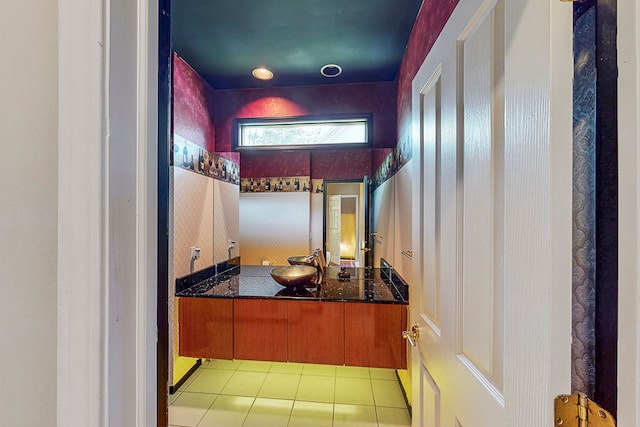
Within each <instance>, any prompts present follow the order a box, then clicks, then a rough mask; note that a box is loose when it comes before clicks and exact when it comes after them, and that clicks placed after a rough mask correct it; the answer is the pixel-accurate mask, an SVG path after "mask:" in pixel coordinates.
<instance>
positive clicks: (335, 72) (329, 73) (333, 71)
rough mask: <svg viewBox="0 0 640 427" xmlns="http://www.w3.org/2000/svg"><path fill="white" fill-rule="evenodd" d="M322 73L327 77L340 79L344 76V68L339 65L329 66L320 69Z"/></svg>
mask: <svg viewBox="0 0 640 427" xmlns="http://www.w3.org/2000/svg"><path fill="white" fill-rule="evenodd" d="M320 73H321V74H322V75H323V76H325V77H338V76H339V75H340V74H342V67H341V66H339V65H337V64H327V65H325V66H324V67H322V68H320Z"/></svg>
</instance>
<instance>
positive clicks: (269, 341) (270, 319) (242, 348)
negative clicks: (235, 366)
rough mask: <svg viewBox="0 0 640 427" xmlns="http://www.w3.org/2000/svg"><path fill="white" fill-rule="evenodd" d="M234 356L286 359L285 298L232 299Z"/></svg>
mask: <svg viewBox="0 0 640 427" xmlns="http://www.w3.org/2000/svg"><path fill="white" fill-rule="evenodd" d="M233 336H234V344H233V357H234V359H248V360H270V361H274V362H286V361H287V301H283V300H269V299H236V300H234V310H233Z"/></svg>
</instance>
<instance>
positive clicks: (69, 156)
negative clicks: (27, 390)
mask: <svg viewBox="0 0 640 427" xmlns="http://www.w3.org/2000/svg"><path fill="white" fill-rule="evenodd" d="M103 28H104V27H103V4H102V1H101V0H59V2H58V36H59V45H58V49H59V50H58V59H59V63H58V73H59V74H58V92H59V101H58V108H59V110H58V111H59V116H58V117H59V118H58V126H59V127H58V149H59V157H58V180H59V181H58V277H57V279H58V297H57V308H58V327H57V329H58V340H57V341H58V351H57V357H58V360H57V371H58V386H57V425H59V426H66V427H75V426H78V427H80V426H101V425H104V420H105V405H106V402H105V399H104V398H105V372H104V367H105V362H106V358H105V354H106V353H105V350H106V349H105V345H104V339H105V334H104V305H103V304H104V295H105V293H104V292H105V287H106V265H107V264H106V252H105V251H104V247H105V242H106V228H105V221H104V218H105V210H106V203H105V193H104V186H105V182H106V177H105V176H106V166H105V165H106V162H105V156H104V153H105V135H104V126H103V118H104V104H103V88H104V49H103ZM43 356H44V355H43Z"/></svg>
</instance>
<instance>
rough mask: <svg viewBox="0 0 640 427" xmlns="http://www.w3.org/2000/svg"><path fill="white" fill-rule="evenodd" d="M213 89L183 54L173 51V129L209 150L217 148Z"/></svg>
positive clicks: (174, 131) (175, 132)
mask: <svg viewBox="0 0 640 427" xmlns="http://www.w3.org/2000/svg"><path fill="white" fill-rule="evenodd" d="M213 105H214V91H213V89H212V88H211V86H209V85H208V84H207V82H205V80H204V79H203V78H202V77H200V76H199V75H198V73H196V72H195V71H194V70H193V69H192V68H191V67H190V66H189V64H187V63H186V62H185V61H184V60H183V59H182V58H180V57H179V56H178V55H177V54H175V53H174V54H173V133H174V134H177V135H180V136H181V137H183V138H184V139H186V140H188V141H189V142H192V143H194V144H196V145H198V146H200V147H203V148H206V149H207V150H209V151H210V152H213V151H214V148H215V127H214V123H213V116H212V112H213Z"/></svg>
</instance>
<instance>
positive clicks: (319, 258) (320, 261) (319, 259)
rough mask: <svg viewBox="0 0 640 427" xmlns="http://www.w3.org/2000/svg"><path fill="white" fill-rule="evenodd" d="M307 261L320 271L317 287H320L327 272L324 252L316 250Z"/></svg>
mask: <svg viewBox="0 0 640 427" xmlns="http://www.w3.org/2000/svg"><path fill="white" fill-rule="evenodd" d="M306 261H307V262H309V263H310V264H312V265H313V266H314V267H315V268H317V269H318V278H317V280H316V285H320V284H321V283H322V280H323V279H324V275H325V273H326V271H327V262H326V261H325V258H324V254H323V253H322V250H321V249H314V250H313V252H312V253H311V255H309V256H308V257H307V259H306Z"/></svg>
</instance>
